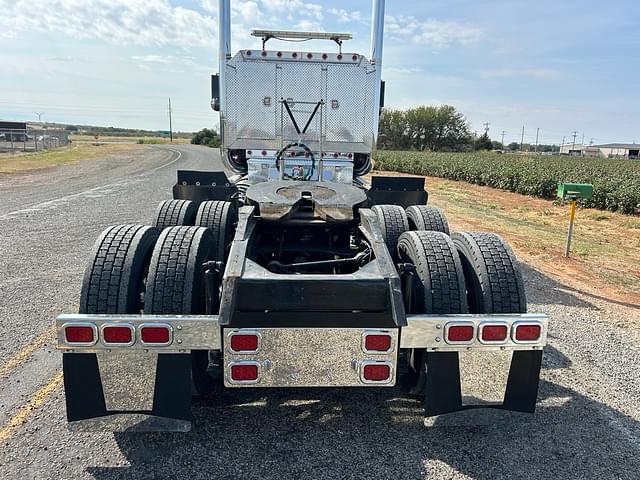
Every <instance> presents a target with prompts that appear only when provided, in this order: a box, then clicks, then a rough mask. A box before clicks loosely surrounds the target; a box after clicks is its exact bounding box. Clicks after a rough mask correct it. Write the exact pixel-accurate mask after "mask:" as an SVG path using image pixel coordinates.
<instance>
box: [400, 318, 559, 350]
mask: <svg viewBox="0 0 640 480" xmlns="http://www.w3.org/2000/svg"><path fill="white" fill-rule="evenodd" d="M450 322H472V323H473V324H474V325H476V329H477V328H478V327H479V325H480V324H482V323H484V322H489V323H500V322H506V323H507V324H508V325H509V328H510V330H511V331H513V326H514V325H515V324H516V323H518V322H521V323H525V324H536V325H540V326H541V334H540V338H539V339H538V341H536V342H526V343H522V342H514V341H513V339H512V336H511V335H512V334H511V332H510V333H509V338H508V339H507V341H506V342H504V343H501V344H493V343H491V344H489V343H482V342H480V341H479V340H478V339H477V336H476V337H475V338H474V341H473V342H471V343H465V344H449V343H447V342H446V341H445V340H444V335H445V328H444V327H445V325H446V324H447V323H450ZM521 323H520V324H521ZM548 329H549V317H548V316H547V315H545V314H542V313H514V314H492V315H471V314H466V315H407V326H406V327H403V328H402V329H401V333H400V348H424V349H427V350H430V351H441V352H460V351H466V350H483V351H491V350H539V349H542V348H543V347H544V346H545V345H546V343H547V332H548Z"/></svg>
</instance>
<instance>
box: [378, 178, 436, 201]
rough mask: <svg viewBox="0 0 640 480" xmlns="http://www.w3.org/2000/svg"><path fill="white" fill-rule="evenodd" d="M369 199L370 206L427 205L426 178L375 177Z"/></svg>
mask: <svg viewBox="0 0 640 480" xmlns="http://www.w3.org/2000/svg"><path fill="white" fill-rule="evenodd" d="M367 197H369V203H370V206H374V205H399V206H401V207H402V208H407V207H410V206H412V205H426V204H427V200H428V199H429V195H428V194H427V192H426V191H425V189H424V178H421V177H378V176H373V177H371V188H370V189H369V190H368V192H367Z"/></svg>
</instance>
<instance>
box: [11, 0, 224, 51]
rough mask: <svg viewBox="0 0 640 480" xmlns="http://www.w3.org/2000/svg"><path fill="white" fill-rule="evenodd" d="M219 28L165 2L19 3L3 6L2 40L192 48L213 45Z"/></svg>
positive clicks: (66, 0) (71, 0)
mask: <svg viewBox="0 0 640 480" xmlns="http://www.w3.org/2000/svg"><path fill="white" fill-rule="evenodd" d="M34 12H46V13H45V14H36V15H34ZM215 26H216V23H215V20H214V19H213V18H212V17H210V16H205V15H202V14H200V13H199V12H196V11H195V10H190V9H187V8H184V7H180V6H175V7H174V6H172V5H171V4H169V2H168V1H167V0H155V1H153V2H150V1H146V0H17V1H14V2H12V3H9V4H7V5H5V6H4V7H3V12H2V16H1V17H0V36H6V37H10V38H16V37H19V36H23V35H28V34H29V33H33V32H45V33H56V34H60V33H61V34H64V35H67V36H70V37H73V38H79V39H90V38H95V39H99V40H103V41H106V42H109V43H112V44H117V45H140V46H164V45H174V46H179V47H185V48H189V47H193V46H204V45H211V44H213V42H214V36H215Z"/></svg>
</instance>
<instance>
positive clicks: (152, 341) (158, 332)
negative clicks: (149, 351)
mask: <svg viewBox="0 0 640 480" xmlns="http://www.w3.org/2000/svg"><path fill="white" fill-rule="evenodd" d="M171 333H172V332H171V327H170V326H169V325H141V326H140V340H142V343H144V344H147V345H169V344H170V343H171V340H172V338H171Z"/></svg>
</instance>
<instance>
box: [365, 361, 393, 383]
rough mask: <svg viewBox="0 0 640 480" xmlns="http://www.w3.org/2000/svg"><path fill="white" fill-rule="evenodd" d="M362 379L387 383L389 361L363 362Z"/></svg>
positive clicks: (389, 369)
mask: <svg viewBox="0 0 640 480" xmlns="http://www.w3.org/2000/svg"><path fill="white" fill-rule="evenodd" d="M362 381H363V382H364V383H389V382H390V381H391V364H390V363H389V362H363V363H362Z"/></svg>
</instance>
